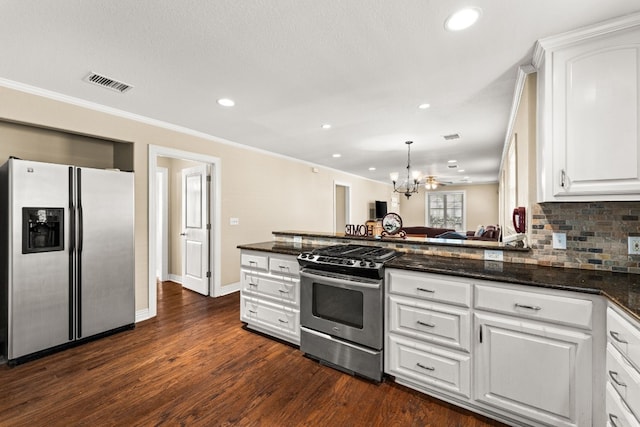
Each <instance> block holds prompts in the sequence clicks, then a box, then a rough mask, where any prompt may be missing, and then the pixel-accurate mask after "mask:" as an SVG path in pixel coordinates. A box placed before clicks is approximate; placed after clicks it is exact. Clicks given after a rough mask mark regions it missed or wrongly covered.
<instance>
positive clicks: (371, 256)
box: [312, 245, 396, 262]
mask: <svg viewBox="0 0 640 427" xmlns="http://www.w3.org/2000/svg"><path fill="white" fill-rule="evenodd" d="M312 253H313V254H316V255H324V256H331V257H341V258H366V259H367V260H372V261H380V262H383V261H386V260H387V259H390V258H393V257H394V256H395V254H396V252H395V251H394V250H393V249H386V248H377V247H375V246H360V245H336V246H328V247H326V248H320V249H316V250H314V251H313V252H312Z"/></svg>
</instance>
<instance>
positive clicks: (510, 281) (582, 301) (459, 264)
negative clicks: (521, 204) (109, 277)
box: [238, 232, 640, 427]
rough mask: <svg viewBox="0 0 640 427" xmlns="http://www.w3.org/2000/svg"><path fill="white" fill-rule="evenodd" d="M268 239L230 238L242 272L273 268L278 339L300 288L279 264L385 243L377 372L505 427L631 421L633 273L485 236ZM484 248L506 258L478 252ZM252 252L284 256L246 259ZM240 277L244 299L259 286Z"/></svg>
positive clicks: (636, 278) (636, 337)
mask: <svg viewBox="0 0 640 427" xmlns="http://www.w3.org/2000/svg"><path fill="white" fill-rule="evenodd" d="M274 235H275V236H276V239H275V240H274V241H270V242H261V243H252V244H245V245H239V246H238V248H240V249H241V251H242V254H243V263H242V270H243V274H244V275H247V274H248V273H251V274H254V275H255V274H258V273H259V272H258V271H257V270H256V269H257V268H262V271H264V273H262V274H263V276H264V277H263V279H267V277H266V274H271V275H273V274H275V273H277V272H280V277H281V280H282V283H283V284H284V285H285V286H284V287H280V288H278V289H276V292H274V293H273V294H274V295H275V296H277V297H278V300H277V302H278V304H279V301H285V299H284V298H283V295H284V294H283V293H282V292H283V291H286V295H287V296H288V297H289V298H290V299H291V301H295V302H291V303H284V302H283V304H282V306H281V307H275V304H273V303H274V302H276V299H275V298H274V297H271V300H269V297H268V296H267V298H266V299H265V306H266V305H267V303H268V302H269V301H271V305H273V306H274V307H273V308H278V309H279V310H280V311H279V312H278V313H277V317H276V318H274V319H275V321H274V322H273V324H274V326H273V330H274V331H275V332H276V333H274V334H272V335H273V336H275V337H278V338H285V339H286V337H285V335H284V334H280V331H284V332H286V331H287V328H289V335H290V336H293V337H295V339H297V338H299V332H297V331H298V330H299V327H298V323H297V319H299V314H300V310H299V307H300V306H299V299H298V300H295V298H299V290H298V289H297V288H296V287H295V286H294V287H292V286H290V284H291V283H292V282H291V280H293V281H295V284H296V286H298V287H299V285H300V280H299V279H300V276H299V273H298V271H297V266H296V271H293V270H292V268H293V267H290V266H287V265H289V264H291V263H293V261H294V260H295V259H296V257H297V255H299V254H301V253H304V252H306V253H308V252H311V251H313V250H315V249H317V248H322V247H326V246H331V245H336V244H351V245H358V244H359V245H366V246H380V247H386V248H393V249H395V250H396V251H397V252H398V253H399V256H397V257H396V258H393V259H391V260H388V261H386V262H385V264H384V267H385V270H386V273H385V280H384V282H385V283H384V288H385V297H384V298H385V307H384V335H385V345H384V373H385V374H386V375H387V378H393V380H394V381H395V382H397V383H399V384H402V385H405V386H407V387H410V388H413V389H415V390H418V391H420V392H423V393H426V394H429V395H431V396H434V397H436V398H439V399H442V400H444V401H447V402H449V403H452V404H454V405H458V406H461V407H464V408H466V409H470V410H473V411H475V412H478V413H481V414H484V415H487V416H490V417H493V418H495V419H498V420H500V421H502V422H505V423H507V424H510V425H514V426H521V425H526V426H567V427H578V426H589V425H605V424H607V420H617V421H618V423H617V424H611V425H636V426H637V425H640V423H639V422H638V419H637V415H636V414H640V399H636V396H637V393H640V381H637V378H640V275H637V274H629V273H617V272H609V271H597V270H582V269H569V268H559V267H552V266H545V265H538V264H535V263H530V262H527V257H528V256H529V257H530V256H531V255H532V254H531V251H530V250H528V249H525V248H511V247H506V246H504V245H496V244H489V245H487V244H486V242H481V243H480V245H479V247H469V246H466V245H465V246H464V247H461V246H459V245H458V244H457V242H456V243H450V242H442V241H438V242H433V241H430V240H433V239H417V240H414V239H373V238H354V237H353V236H339V235H332V234H331V233H306V234H303V233H301V232H277V233H274ZM301 236H303V237H302V238H300V237H301ZM486 250H489V251H491V253H495V251H499V252H501V256H502V257H503V259H504V260H505V261H506V260H507V259H508V260H517V261H516V262H500V261H494V260H486V259H483V257H485V256H486V253H485V251H486ZM443 254H444V255H443ZM257 255H260V256H263V257H264V258H265V259H269V260H270V259H271V258H275V259H281V260H286V262H285V263H281V262H278V263H275V265H272V263H270V262H269V263H264V262H263V265H265V267H259V266H258V264H257V262H256V261H252V262H253V263H250V259H249V258H246V256H257ZM244 258H246V260H244ZM287 263H289V264H287ZM283 264H284V266H287V267H286V272H283V271H284V270H283V268H284V267H283ZM251 269H254V271H251ZM287 280H289V282H287ZM264 282H265V283H266V284H267V285H268V283H267V281H266V280H265V281H264ZM247 283H248V286H247V287H246V289H247V292H246V294H247V300H251V299H254V298H255V297H256V295H257V294H258V292H257V290H258V286H262V282H260V283H258V282H255V281H254V283H251V281H250V280H247ZM287 285H288V286H287ZM242 289H243V291H244V290H245V286H244V285H243V288H242ZM254 301H257V299H254ZM254 304H256V303H255V302H254ZM296 304H298V305H296ZM252 307H254V308H256V307H258V305H254V306H252ZM266 308H269V307H266ZM256 310H257V311H260V310H262V307H259V308H257V309H256ZM242 320H243V321H246V319H245V318H243V319H242ZM248 320H249V322H251V320H252V319H251V318H249V319H248ZM279 322H283V323H284V322H286V327H285V326H284V325H283V324H279ZM292 325H295V328H294V327H292ZM258 330H260V325H258ZM263 332H267V333H269V331H268V330H266V331H265V330H263ZM294 332H297V333H298V335H297V336H296V335H294ZM295 339H288V341H290V342H292V343H294V344H296V343H297V342H299V341H295ZM622 420H624V423H626V424H624V423H623V421H622ZM614 422H615V421H614Z"/></svg>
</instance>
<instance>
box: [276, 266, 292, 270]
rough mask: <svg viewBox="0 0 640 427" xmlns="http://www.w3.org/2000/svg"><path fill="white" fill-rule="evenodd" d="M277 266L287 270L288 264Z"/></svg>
mask: <svg viewBox="0 0 640 427" xmlns="http://www.w3.org/2000/svg"><path fill="white" fill-rule="evenodd" d="M278 268H280V270H285V269H286V270H288V269H289V266H288V265H279V266H278Z"/></svg>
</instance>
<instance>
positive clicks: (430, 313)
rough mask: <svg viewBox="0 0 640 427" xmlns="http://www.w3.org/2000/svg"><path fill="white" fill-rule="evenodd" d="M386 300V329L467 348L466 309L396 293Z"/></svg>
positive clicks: (469, 321)
mask: <svg viewBox="0 0 640 427" xmlns="http://www.w3.org/2000/svg"><path fill="white" fill-rule="evenodd" d="M387 301H388V303H389V308H388V312H389V319H388V321H389V331H390V332H392V333H398V334H400V335H406V336H409V337H411V338H417V339H420V340H422V341H426V342H432V343H435V344H441V345H445V346H448V347H453V348H454V349H459V350H465V351H469V348H470V344H471V338H470V335H471V316H470V315H469V310H467V309H461V308H457V307H453V306H450V305H444V304H438V303H430V302H428V301H418V300H416V299H415V298H406V297H400V296H396V295H390V296H389V298H388V299H387Z"/></svg>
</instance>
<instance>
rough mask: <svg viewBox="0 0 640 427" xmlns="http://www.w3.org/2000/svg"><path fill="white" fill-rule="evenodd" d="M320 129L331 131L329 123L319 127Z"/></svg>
mask: <svg viewBox="0 0 640 427" xmlns="http://www.w3.org/2000/svg"><path fill="white" fill-rule="evenodd" d="M320 127H321V128H322V129H331V125H330V124H329V123H325V124H323V125H322V126H320Z"/></svg>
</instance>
